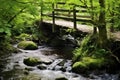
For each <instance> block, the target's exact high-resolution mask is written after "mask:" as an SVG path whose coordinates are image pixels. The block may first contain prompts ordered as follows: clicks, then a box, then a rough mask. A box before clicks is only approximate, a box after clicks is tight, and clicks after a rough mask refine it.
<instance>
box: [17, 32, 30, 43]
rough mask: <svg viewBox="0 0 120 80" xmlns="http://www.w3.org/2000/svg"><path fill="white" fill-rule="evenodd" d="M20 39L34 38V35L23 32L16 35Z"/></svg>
mask: <svg viewBox="0 0 120 80" xmlns="http://www.w3.org/2000/svg"><path fill="white" fill-rule="evenodd" d="M16 38H17V39H18V40H19V41H24V40H32V36H30V35H29V34H26V33H22V34H21V35H19V36H17V37H16Z"/></svg>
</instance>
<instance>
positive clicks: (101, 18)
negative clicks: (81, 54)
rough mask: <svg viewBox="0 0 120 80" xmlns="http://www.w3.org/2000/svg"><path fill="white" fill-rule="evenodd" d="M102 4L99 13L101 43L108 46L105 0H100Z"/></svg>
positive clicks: (103, 46) (102, 46)
mask: <svg viewBox="0 0 120 80" xmlns="http://www.w3.org/2000/svg"><path fill="white" fill-rule="evenodd" d="M99 4H100V15H99V25H98V30H99V45H100V47H101V48H105V47H106V46H107V29H106V21H105V0H99Z"/></svg>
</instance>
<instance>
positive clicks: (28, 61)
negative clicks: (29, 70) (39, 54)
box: [23, 57, 41, 66]
mask: <svg viewBox="0 0 120 80" xmlns="http://www.w3.org/2000/svg"><path fill="white" fill-rule="evenodd" d="M23 62H24V64H26V65H27V66H36V65H38V64H39V63H40V62H41V61H40V60H39V59H37V58H34V57H29V58H26V59H24V61H23Z"/></svg>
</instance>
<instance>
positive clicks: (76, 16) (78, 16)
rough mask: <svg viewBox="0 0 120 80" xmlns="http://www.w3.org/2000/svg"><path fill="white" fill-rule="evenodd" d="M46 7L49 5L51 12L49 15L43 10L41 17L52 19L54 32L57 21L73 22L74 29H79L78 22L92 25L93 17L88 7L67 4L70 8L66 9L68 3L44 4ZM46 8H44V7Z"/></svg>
mask: <svg viewBox="0 0 120 80" xmlns="http://www.w3.org/2000/svg"><path fill="white" fill-rule="evenodd" d="M43 3H44V4H45V5H49V7H50V6H51V7H50V9H52V10H50V11H49V12H48V13H44V11H43V9H42V8H41V10H42V11H41V16H48V17H52V22H53V31H54V27H55V19H64V20H67V21H72V22H73V26H74V29H77V21H79V22H87V23H92V17H91V14H90V12H89V11H88V7H86V6H81V5H76V4H67V5H69V7H67V8H66V7H65V5H66V3H64V2H58V3H50V2H43ZM42 7H44V6H42Z"/></svg>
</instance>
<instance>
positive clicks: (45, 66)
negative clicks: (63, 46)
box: [37, 64, 47, 70]
mask: <svg viewBox="0 0 120 80" xmlns="http://www.w3.org/2000/svg"><path fill="white" fill-rule="evenodd" d="M37 68H38V69H40V70H45V69H46V68H47V65H45V64H40V65H38V66H37Z"/></svg>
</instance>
